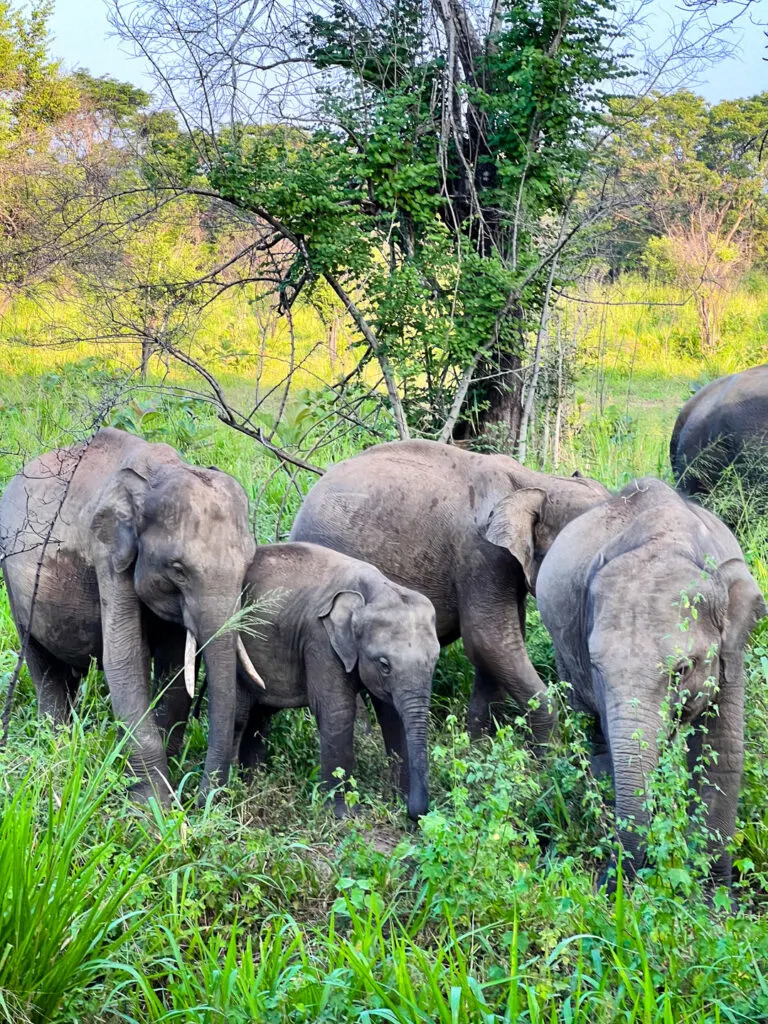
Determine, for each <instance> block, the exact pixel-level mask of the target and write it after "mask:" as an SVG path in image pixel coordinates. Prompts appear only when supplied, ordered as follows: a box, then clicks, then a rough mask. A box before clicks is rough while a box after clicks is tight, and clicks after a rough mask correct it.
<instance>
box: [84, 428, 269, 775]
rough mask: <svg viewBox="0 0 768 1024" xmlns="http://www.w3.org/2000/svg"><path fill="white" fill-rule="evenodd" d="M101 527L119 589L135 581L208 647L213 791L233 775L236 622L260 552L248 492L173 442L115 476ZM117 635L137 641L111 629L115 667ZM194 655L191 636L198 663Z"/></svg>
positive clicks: (115, 679) (142, 594)
mask: <svg viewBox="0 0 768 1024" xmlns="http://www.w3.org/2000/svg"><path fill="white" fill-rule="evenodd" d="M91 529H92V531H93V533H94V535H95V537H96V538H97V540H98V542H99V543H100V544H101V546H102V547H101V552H102V558H101V560H102V562H103V563H105V564H106V566H107V570H106V572H107V575H108V577H109V579H110V580H111V581H112V583H113V585H114V587H115V588H117V587H122V591H123V592H124V593H125V592H126V591H130V589H131V587H132V590H133V591H134V592H135V597H136V598H137V599H138V601H139V602H141V603H142V604H143V605H144V606H146V607H147V608H149V609H150V610H151V611H152V612H153V613H154V614H155V615H157V616H158V617H159V618H161V619H163V620H166V621H168V622H173V623H176V624H178V625H181V626H184V627H185V628H186V630H187V631H188V637H193V638H194V641H195V643H196V644H197V645H199V646H200V647H201V648H202V654H203V658H204V661H205V667H206V674H207V678H208V682H209V693H210V734H209V741H208V754H207V758H206V764H205V775H204V779H203V787H202V790H203V793H205V792H206V791H207V789H208V787H209V786H210V784H211V782H212V781H213V777H214V776H217V777H218V781H219V782H224V781H226V777H227V771H228V768H229V762H230V756H231V744H232V731H233V726H234V707H235V675H236V658H237V650H238V645H237V639H238V636H237V632H236V630H232V629H228V628H227V624H228V621H229V620H230V619H231V617H232V615H233V613H234V612H236V611H237V609H238V608H239V607H240V600H241V593H242V588H243V580H244V576H245V571H246V569H247V567H248V565H249V564H250V562H251V559H252V558H253V555H254V551H255V545H254V542H253V539H252V537H251V534H250V530H249V523H248V502H247V499H246V495H245V492H244V491H243V489H242V487H241V486H240V485H239V484H238V483H237V482H236V481H235V480H234V479H232V477H230V476H228V475H227V474H225V473H221V472H219V471H217V470H211V469H198V468H196V467H193V466H189V465H187V464H186V463H183V462H181V460H179V458H178V456H177V455H176V453H175V452H174V451H173V449H171V448H168V447H167V446H165V445H153V446H151V448H149V449H148V451H142V452H141V453H140V454H139V455H133V456H132V457H131V458H130V460H129V461H127V462H126V463H124V464H123V465H122V467H121V468H120V469H119V470H117V472H115V473H114V474H113V475H112V476H111V477H110V479H109V480H107V482H106V483H105V485H104V487H103V489H102V491H101V493H100V495H99V496H98V499H97V501H96V504H95V507H94V508H93V511H92V518H91ZM100 586H101V584H100ZM105 597H106V600H109V599H110V598H109V595H108V594H107V595H104V593H102V602H104V600H105ZM118 632H119V623H118ZM108 642H109V643H110V644H112V643H114V644H116V645H117V646H119V645H120V644H121V643H122V644H123V645H127V644H129V643H130V638H129V636H128V635H127V634H126V635H124V636H123V637H122V638H120V637H119V636H118V637H117V638H116V639H115V638H112V639H110V640H109V641H108V638H107V637H106V635H105V641H104V643H105V664H106V658H107V655H108V654H109V653H110V652H108V651H107V650H106V647H107V644H108ZM194 653H195V652H194V645H193V644H191V643H190V642H188V645H187V660H188V661H189V660H190V657H191V659H192V661H194ZM111 660H112V663H113V667H112V671H111V674H110V688H111V689H113V690H114V689H115V688H116V687H120V685H121V680H120V678H119V666H120V663H121V659H120V653H119V651H118V652H117V654H114V653H112V655H111ZM249 664H250V663H248V665H249ZM248 665H246V668H248Z"/></svg>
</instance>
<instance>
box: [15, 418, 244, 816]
mask: <svg viewBox="0 0 768 1024" xmlns="http://www.w3.org/2000/svg"><path fill="white" fill-rule="evenodd" d="M254 551H255V544H254V541H253V538H252V537H251V534H250V529H249V520H248V501H247V498H246V495H245V492H244V491H243V489H242V487H241V486H240V484H238V483H237V482H236V481H235V480H234V479H233V478H232V477H230V476H228V475H227V474H226V473H222V472H219V471H218V470H210V469H199V468H197V467H194V466H191V465H188V464H187V463H185V462H183V461H182V460H181V458H180V457H179V455H178V453H177V452H176V451H175V450H174V449H173V448H171V447H170V446H168V445H165V444H150V443H148V442H147V441H144V440H143V439H141V438H139V437H135V436H133V435H131V434H129V433H126V432H124V431H121V430H116V429H113V428H106V429H104V430H100V431H98V432H97V433H96V434H94V435H93V436H92V437H91V438H89V439H88V440H86V441H84V442H81V443H79V444H75V445H73V446H71V447H69V448H61V449H58V450H56V451H52V452H48V453H46V454H43V455H41V456H39V457H38V458H36V459H34V460H33V461H32V462H30V463H29V464H28V465H26V466H25V467H24V469H22V470H21V472H19V473H18V474H17V475H16V476H15V477H14V478H13V479H12V480H11V481H10V483H9V484H8V487H7V489H6V491H5V493H4V495H3V497H2V501H0V556H1V557H2V568H3V574H4V576H5V581H6V587H7V591H8V595H9V599H10V605H11V612H12V614H13V618H14V621H15V623H16V628H17V630H18V632H19V635H20V637H21V641H22V651H23V653H24V655H25V657H26V661H27V666H28V668H29V672H30V675H31V677H32V680H33V682H34V685H35V689H36V693H37V699H38V707H39V711H40V713H41V714H42V715H50V716H51V717H52V718H53V720H54V722H56V723H64V722H66V721H67V720H68V717H69V712H70V709H71V705H72V701H73V699H74V696H75V693H76V689H77V685H78V683H79V681H80V679H81V678H82V676H83V675H84V674H85V672H86V671H87V670H88V666H89V664H90V662H91V659H93V658H95V659H97V660H98V662H99V663H100V665H101V666H102V667H103V669H104V673H105V676H106V680H107V685H108V687H109V692H110V697H111V700H112V706H113V709H114V713H115V716H116V718H117V719H118V720H120V721H121V722H122V724H123V726H124V727H125V728H127V729H128V731H129V733H130V736H131V754H130V759H129V760H130V767H131V768H132V771H133V774H134V775H135V776H136V777H137V781H136V783H135V786H134V795H135V796H136V797H137V798H138V799H146V798H147V797H149V796H150V795H154V796H155V797H156V798H157V799H158V800H159V801H160V802H161V803H164V804H165V803H167V802H168V799H169V794H170V787H169V784H168V765H167V758H166V753H165V751H164V749H163V743H162V738H161V735H160V731H159V728H158V724H157V722H156V721H155V719H154V717H153V715H152V713H151V711H150V694H149V683H150V678H149V677H150V658H151V655H152V654H154V655H155V670H156V674H157V672H158V669H159V666H162V670H161V671H166V670H167V671H168V672H171V673H172V671H173V670H174V669H176V668H178V669H180V667H181V665H182V664H183V666H184V677H185V679H186V681H187V684H188V685H191V684H192V681H193V680H192V677H193V675H194V668H193V666H194V662H195V653H196V652H195V645H196V644H198V645H200V646H201V647H202V654H203V659H204V661H205V666H206V671H207V674H208V678H209V680H210V695H211V699H210V735H209V741H208V751H207V756H206V762H205V771H204V775H203V781H202V785H201V798H204V796H205V794H206V793H207V792H208V790H209V789H210V787H211V786H212V785H213V784H214V782H215V781H218V782H220V783H223V782H225V781H226V779H227V774H228V770H229V766H230V758H231V753H232V730H233V728H234V717H235V702H236V669H237V650H238V638H237V633H236V631H233V630H229V631H227V629H226V626H227V622H228V620H229V619H230V618H231V617H232V614H233V613H234V612H235V611H236V609H237V608H238V607H239V605H240V601H241V594H242V588H243V585H244V577H245V572H246V569H247V568H248V565H249V564H250V562H251V559H252V558H253V553H254ZM185 634H186V642H185ZM239 648H240V649H241V650H240V653H241V658H242V655H244V654H245V651H244V648H243V647H242V644H241V643H240V644H239ZM245 657H246V659H247V654H245ZM247 670H248V671H249V672H251V673H253V674H254V677H257V676H256V673H255V669H254V668H253V665H252V663H250V661H248V668H247ZM178 674H179V675H181V673H180V672H179V673H178Z"/></svg>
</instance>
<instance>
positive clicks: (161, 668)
mask: <svg viewBox="0 0 768 1024" xmlns="http://www.w3.org/2000/svg"><path fill="white" fill-rule="evenodd" d="M185 641H186V635H185V633H184V631H183V630H176V629H172V628H170V627H169V628H168V633H167V635H166V636H165V637H164V638H163V639H162V640H161V641H160V642H159V643H157V644H155V646H154V649H153V652H152V653H153V659H154V668H153V679H154V690H155V695H156V697H157V698H158V702H157V705H156V707H155V721H156V722H157V724H158V727H159V728H160V731H161V733H162V734H163V737H164V739H165V749H166V753H167V754H168V756H169V757H178V755H179V753H180V752H181V747H182V743H183V741H184V730H185V728H186V725H187V719H188V718H189V711H190V707H191V705H192V700H191V698H190V696H189V694H188V693H187V687H186V685H185V683H184V645H185ZM196 665H197V663H196Z"/></svg>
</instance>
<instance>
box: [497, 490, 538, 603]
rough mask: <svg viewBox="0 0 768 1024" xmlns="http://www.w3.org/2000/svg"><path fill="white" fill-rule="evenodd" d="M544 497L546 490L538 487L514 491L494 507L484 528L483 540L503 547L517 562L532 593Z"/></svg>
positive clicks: (534, 582) (533, 591)
mask: <svg viewBox="0 0 768 1024" xmlns="http://www.w3.org/2000/svg"><path fill="white" fill-rule="evenodd" d="M546 498H547V493H546V491H543V490H542V489H541V488H540V487H523V488H521V489H520V490H519V491H514V492H513V493H512V494H510V495H508V496H507V497H506V498H502V500H501V501H500V502H499V503H498V505H496V506H495V508H494V509H493V511H492V512H491V516H490V519H489V520H488V525H487V526H486V528H485V539H486V540H487V541H489V542H490V543H491V544H496V545H497V546H498V547H500V548H506V549H507V551H509V553H510V554H511V555H513V556H514V557H515V558H516V559H517V561H518V562H519V563H520V565H521V566H522V569H523V573H524V574H525V582H526V583H527V584H528V589H529V590H530V591H531V593H532V594H533V593H535V585H536V574H535V566H534V557H535V553H536V523H537V522H538V521H539V517H540V515H541V510H542V506H543V505H544V502H545V501H546Z"/></svg>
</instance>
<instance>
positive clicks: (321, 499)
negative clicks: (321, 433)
mask: <svg viewBox="0 0 768 1024" xmlns="http://www.w3.org/2000/svg"><path fill="white" fill-rule="evenodd" d="M607 494H608V492H607V491H606V489H605V488H604V487H603V486H602V484H599V483H597V482H596V481H594V480H587V479H584V478H582V477H565V478H564V477H556V476H550V475H548V474H546V473H537V472H534V471H532V470H529V469H526V468H525V467H523V466H521V465H520V463H518V462H516V461H515V460H514V459H511V458H509V457H508V456H506V455H483V454H479V453H476V452H469V451H464V450H462V449H460V448H456V447H453V446H448V445H444V444H439V443H437V442H435V441H394V442H391V443H389V444H381V445H376V446H374V447H372V448H369V449H367V450H366V451H364V452H362V453H361V454H359V455H356V456H354V457H353V458H351V459H347V460H346V461H345V462H340V463H338V464H337V465H335V466H332V467H331V468H330V469H329V470H328V472H327V473H326V474H325V475H324V476H323V477H322V478H321V479H320V480H319V481H318V483H316V484H315V486H314V487H313V488H312V490H311V491H310V492H309V494H308V495H307V497H306V498H305V500H304V503H303V505H302V507H301V509H300V511H299V514H298V516H297V518H296V521H295V523H294V525H293V529H292V530H291V539H292V540H304V541H311V542H314V543H317V544H323V545H325V546H326V547H332V548H335V549H336V550H337V551H341V552H343V553H344V554H347V555H351V556H352V557H353V558H360V559H362V560H363V561H366V562H371V563H372V564H373V565H375V566H376V567H377V568H378V569H380V570H381V571H382V572H383V573H384V574H385V575H386V576H388V577H389V578H390V579H392V580H394V581H395V582H397V583H400V584H401V585H402V586H405V587H410V588H412V589H414V590H418V591H419V592H420V593H422V594H424V595H425V596H426V597H428V598H429V599H430V601H432V603H433V605H434V606H435V611H436V613H437V634H438V637H439V639H440V643H441V644H443V645H445V644H449V643H451V642H452V641H454V640H456V639H457V638H458V637H459V636H461V637H462V638H463V640H464V648H465V650H466V653H467V656H468V658H469V659H470V661H471V662H472V664H473V665H474V666H475V684H474V688H473V692H472V697H471V700H470V705H469V713H468V725H469V729H470V731H471V732H472V733H473V734H475V735H476V734H477V733H479V732H480V731H481V730H482V729H484V728H487V727H488V726H489V725H490V723H491V716H492V713H493V710H494V708H497V707H498V706H499V705H501V704H502V703H503V701H504V698H505V697H506V696H507V695H510V696H511V697H513V698H514V700H515V701H516V702H517V704H518V705H519V706H520V707H521V709H522V710H523V711H524V712H526V713H527V714H528V716H529V722H530V727H531V730H532V733H533V737H534V739H535V741H536V742H537V743H543V742H545V741H546V740H547V739H548V737H549V735H550V733H551V730H552V728H553V726H554V723H555V716H554V714H553V712H552V711H551V710H549V709H548V708H547V706H546V701H545V700H544V686H543V683H542V681H541V679H540V678H539V676H538V674H537V673H536V670H535V669H534V667H533V665H532V664H531V662H530V659H529V658H528V654H527V652H526V649H525V636H524V635H525V598H526V593H527V592H528V591H530V592H531V593H535V589H536V575H537V573H538V569H539V565H540V563H541V559H542V558H543V557H544V554H545V552H546V551H547V550H548V549H549V547H550V545H551V544H552V541H553V540H554V538H555V537H556V536H557V534H558V533H559V531H560V530H561V529H562V528H563V526H565V524H566V523H568V522H570V520H571V519H573V518H574V517H575V516H578V515H580V514H581V513H582V512H584V511H586V510H587V509H589V508H591V507H592V506H593V505H594V504H596V503H597V502H599V501H602V500H604V499H605V497H606V496H607ZM536 704H538V705H539V706H535V705H536Z"/></svg>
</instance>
